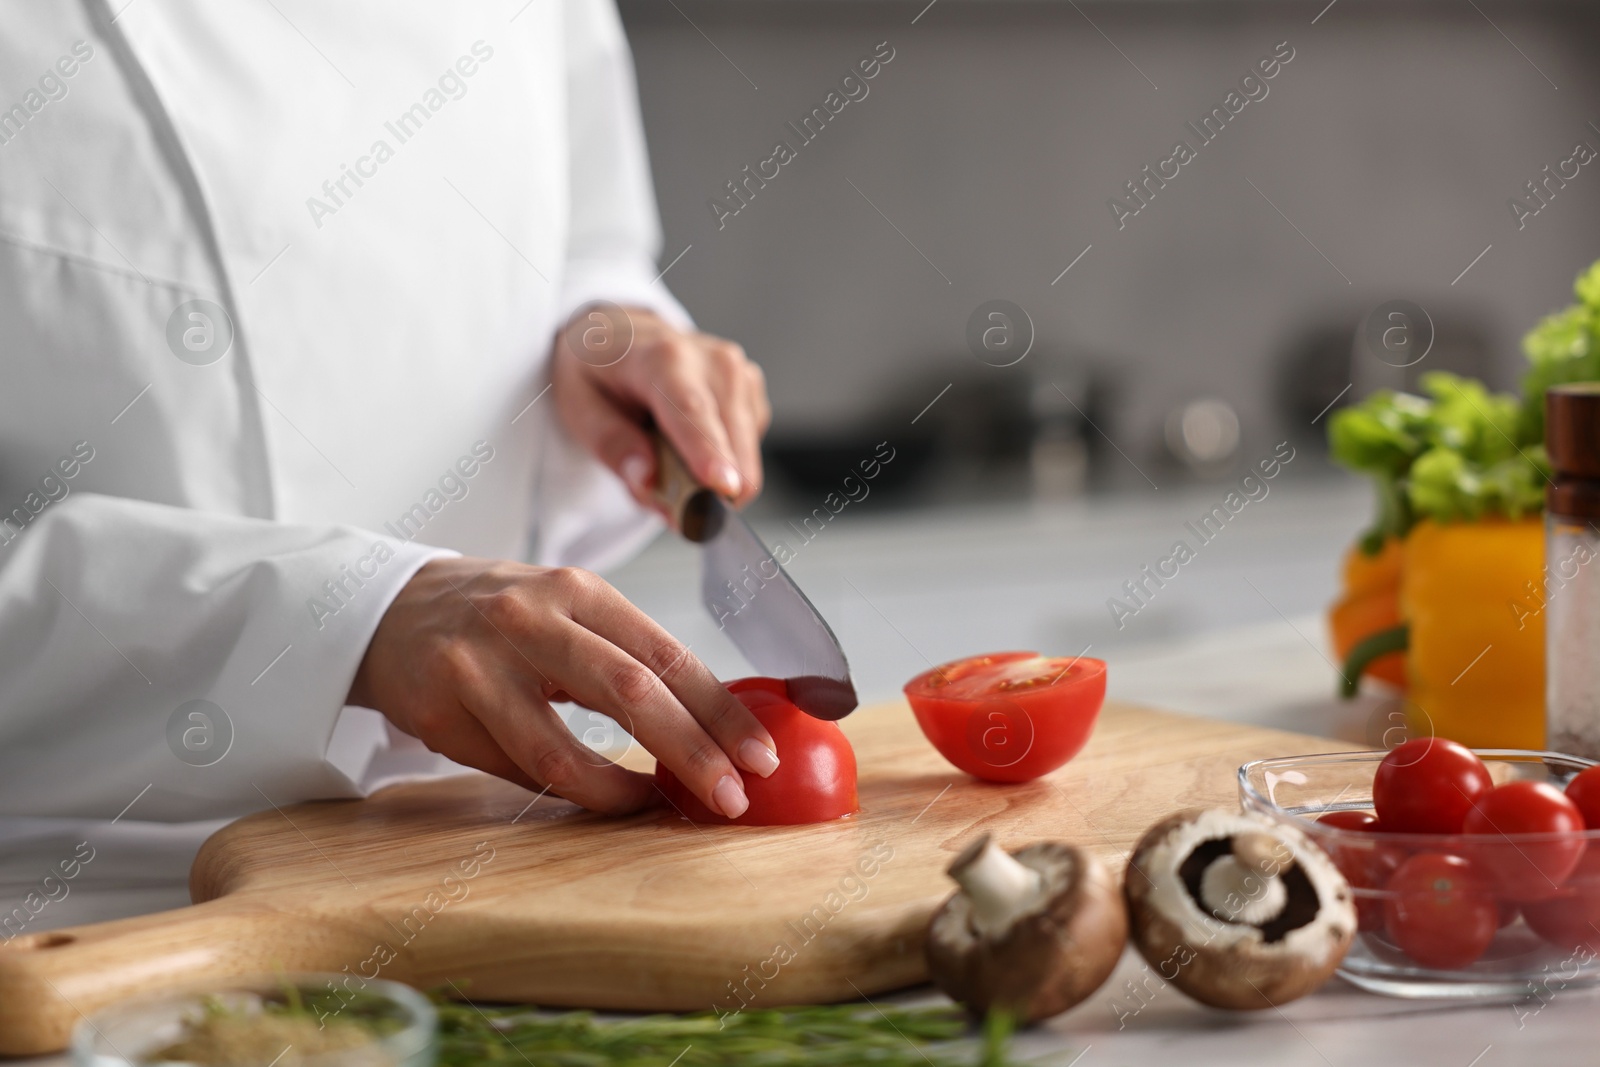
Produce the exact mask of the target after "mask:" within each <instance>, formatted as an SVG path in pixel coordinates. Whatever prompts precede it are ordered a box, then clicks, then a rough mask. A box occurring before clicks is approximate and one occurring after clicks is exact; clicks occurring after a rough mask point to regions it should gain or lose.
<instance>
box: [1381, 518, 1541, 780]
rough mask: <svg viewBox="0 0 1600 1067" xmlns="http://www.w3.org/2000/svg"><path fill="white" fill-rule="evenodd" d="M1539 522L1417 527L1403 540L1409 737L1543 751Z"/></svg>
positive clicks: (1423, 524) (1402, 603) (1429, 522)
mask: <svg viewBox="0 0 1600 1067" xmlns="http://www.w3.org/2000/svg"><path fill="white" fill-rule="evenodd" d="M1543 588H1544V524H1543V522H1541V521H1540V520H1539V519H1537V518H1534V519H1522V520H1517V521H1509V520H1506V519H1481V520H1478V521H1476V522H1451V523H1438V522H1434V521H1432V520H1431V519H1430V520H1424V521H1422V522H1419V523H1417V525H1416V526H1415V527H1414V528H1413V529H1412V530H1411V532H1410V534H1409V535H1408V536H1407V537H1406V540H1405V564H1404V568H1403V574H1402V577H1401V583H1400V611H1401V614H1402V615H1403V616H1404V617H1405V619H1406V623H1407V626H1408V629H1409V643H1408V646H1407V647H1408V651H1407V653H1406V672H1407V675H1408V677H1409V679H1410V683H1411V685H1410V690H1409V692H1408V694H1407V701H1406V719H1407V725H1408V726H1409V727H1410V730H1411V734H1412V736H1413V737H1427V736H1438V737H1445V738H1449V739H1450V740H1452V741H1459V742H1461V743H1462V744H1464V745H1467V746H1469V747H1472V748H1534V749H1537V748H1543V747H1544V736H1545V718H1544V714H1545V713H1544V667H1545V659H1544V657H1545V650H1544V613H1543V610H1542V590H1543Z"/></svg>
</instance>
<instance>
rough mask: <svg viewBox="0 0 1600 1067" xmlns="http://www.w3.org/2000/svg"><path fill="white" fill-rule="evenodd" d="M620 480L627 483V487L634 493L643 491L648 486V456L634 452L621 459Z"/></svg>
mask: <svg viewBox="0 0 1600 1067" xmlns="http://www.w3.org/2000/svg"><path fill="white" fill-rule="evenodd" d="M622 480H623V481H625V482H627V483H628V488H629V489H632V490H633V491H634V492H635V493H643V492H644V491H645V490H647V489H649V488H650V458H649V457H648V456H645V455H642V454H640V453H638V452H635V453H634V454H633V455H631V456H628V457H626V458H625V459H623V461H622Z"/></svg>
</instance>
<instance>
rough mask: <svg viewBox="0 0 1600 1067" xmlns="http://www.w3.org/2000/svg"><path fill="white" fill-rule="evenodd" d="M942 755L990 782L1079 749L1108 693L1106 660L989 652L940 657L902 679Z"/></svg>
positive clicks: (1017, 778) (1022, 775)
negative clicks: (936, 664) (950, 658)
mask: <svg viewBox="0 0 1600 1067" xmlns="http://www.w3.org/2000/svg"><path fill="white" fill-rule="evenodd" d="M905 694H906V699H907V700H908V701H910V702H911V710H912V712H914V713H915V714H916V717H917V725H919V726H921V727H922V732H923V733H924V734H926V735H927V738H928V740H929V741H931V742H932V743H933V747H934V748H936V749H938V750H939V752H940V754H941V755H943V756H944V758H945V759H947V760H949V761H950V762H951V763H953V764H955V765H956V766H957V767H959V768H961V769H962V770H964V771H966V772H967V773H968V774H971V775H975V776H977V777H979V778H987V779H988V780H990V781H992V782H1026V781H1030V780H1032V779H1034V778H1037V777H1039V776H1040V775H1041V774H1048V773H1050V772H1051V771H1053V770H1055V769H1056V768H1057V767H1059V766H1061V765H1062V764H1063V763H1065V762H1067V761H1068V760H1069V759H1071V758H1072V757H1073V756H1076V755H1077V754H1078V751H1079V750H1080V749H1082V748H1083V746H1084V744H1085V742H1087V741H1088V740H1089V733H1090V731H1091V730H1093V729H1094V723H1095V719H1096V718H1097V717H1098V716H1099V714H1100V704H1101V702H1102V701H1104V700H1105V696H1106V665H1105V663H1104V661H1102V660H1097V659H1088V658H1087V657H1084V656H1078V657H1052V656H1041V655H1039V654H1038V653H1037V652H995V653H991V654H990V655H987V656H972V657H970V658H968V659H964V660H958V661H956V662H954V663H946V664H945V665H944V666H942V667H935V668H934V669H933V670H931V671H925V672H924V673H922V674H919V675H917V676H916V677H915V678H913V679H911V681H909V682H907V683H906V685H905Z"/></svg>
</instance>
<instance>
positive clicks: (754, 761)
mask: <svg viewBox="0 0 1600 1067" xmlns="http://www.w3.org/2000/svg"><path fill="white" fill-rule="evenodd" d="M739 762H740V763H742V764H744V765H745V767H746V768H747V769H749V770H752V771H754V772H755V773H756V774H759V775H760V776H761V777H763V778H770V777H772V772H773V771H775V770H777V769H778V757H777V755H776V754H775V753H774V752H773V751H772V749H770V748H768V747H767V746H766V745H763V744H762V743H761V742H760V741H757V740H756V739H755V738H753V737H747V738H745V739H744V740H743V741H742V742H740V744H739Z"/></svg>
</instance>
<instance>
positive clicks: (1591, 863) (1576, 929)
mask: <svg viewBox="0 0 1600 1067" xmlns="http://www.w3.org/2000/svg"><path fill="white" fill-rule="evenodd" d="M1522 917H1523V918H1524V919H1526V920H1527V921H1528V925H1529V926H1531V927H1532V928H1533V931H1534V933H1536V934H1538V935H1539V936H1540V937H1542V938H1544V939H1545V940H1546V941H1548V942H1550V943H1551V944H1552V945H1555V946H1556V947H1557V948H1561V949H1566V950H1568V951H1572V952H1576V951H1578V950H1579V949H1587V950H1588V951H1589V952H1595V953H1600V849H1588V850H1586V851H1585V852H1584V854H1583V858H1582V859H1580V860H1579V861H1578V866H1577V868H1576V869H1574V870H1573V872H1572V873H1571V874H1570V875H1568V876H1567V880H1566V882H1565V883H1564V884H1563V885H1562V887H1561V892H1560V893H1557V894H1556V895H1555V896H1552V897H1550V898H1549V899H1548V900H1540V901H1536V902H1534V903H1531V904H1524V905H1522Z"/></svg>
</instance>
